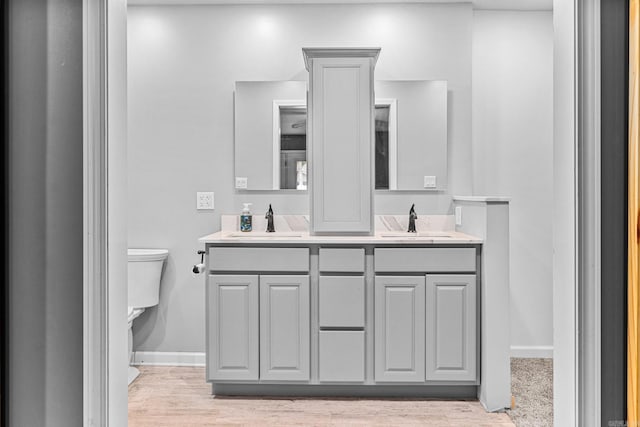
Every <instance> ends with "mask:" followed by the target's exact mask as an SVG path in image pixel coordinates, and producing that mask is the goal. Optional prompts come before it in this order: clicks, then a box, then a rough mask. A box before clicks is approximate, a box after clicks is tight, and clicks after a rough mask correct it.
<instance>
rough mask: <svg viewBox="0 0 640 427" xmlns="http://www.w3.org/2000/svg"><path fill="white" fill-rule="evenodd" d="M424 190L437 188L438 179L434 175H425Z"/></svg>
mask: <svg viewBox="0 0 640 427" xmlns="http://www.w3.org/2000/svg"><path fill="white" fill-rule="evenodd" d="M424 188H436V177H435V176H433V175H425V176H424Z"/></svg>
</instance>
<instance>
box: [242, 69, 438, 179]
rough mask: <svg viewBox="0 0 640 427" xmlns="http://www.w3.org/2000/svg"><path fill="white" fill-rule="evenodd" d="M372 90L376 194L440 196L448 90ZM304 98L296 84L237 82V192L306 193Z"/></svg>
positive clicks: (430, 84)
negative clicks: (409, 192)
mask: <svg viewBox="0 0 640 427" xmlns="http://www.w3.org/2000/svg"><path fill="white" fill-rule="evenodd" d="M375 90H376V107H375V189H376V190H391V191H393V190H444V189H446V183H447V82H446V81H377V82H376V83H375ZM306 95H307V84H306V82H303V81H273V82H236V91H235V144H234V147H235V176H236V179H235V184H236V189H242V190H289V191H300V190H306V189H307V155H306V154H307V152H306V148H307V141H306V131H307V120H306V118H307V117H306Z"/></svg>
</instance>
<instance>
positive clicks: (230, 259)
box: [209, 247, 309, 272]
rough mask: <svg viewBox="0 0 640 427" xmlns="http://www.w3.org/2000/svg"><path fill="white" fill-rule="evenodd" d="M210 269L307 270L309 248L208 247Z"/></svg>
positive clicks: (242, 270) (243, 270) (244, 270)
mask: <svg viewBox="0 0 640 427" xmlns="http://www.w3.org/2000/svg"><path fill="white" fill-rule="evenodd" d="M209 270H211V271H240V272H247V271H279V272H284V271H296V272H307V271H309V248H222V247H215V248H210V249H209Z"/></svg>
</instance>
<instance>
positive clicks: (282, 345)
mask: <svg viewBox="0 0 640 427" xmlns="http://www.w3.org/2000/svg"><path fill="white" fill-rule="evenodd" d="M309 345H310V339H309V276H260V379H261V380H282V381H308V380H309Z"/></svg>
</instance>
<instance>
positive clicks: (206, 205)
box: [196, 191, 213, 210]
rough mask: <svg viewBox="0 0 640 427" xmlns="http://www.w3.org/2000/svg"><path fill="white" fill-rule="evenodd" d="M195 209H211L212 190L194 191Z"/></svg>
mask: <svg viewBox="0 0 640 427" xmlns="http://www.w3.org/2000/svg"><path fill="white" fill-rule="evenodd" d="M196 209H198V210H206V209H208V210H212V209H213V192H212V191H198V192H197V193H196Z"/></svg>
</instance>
